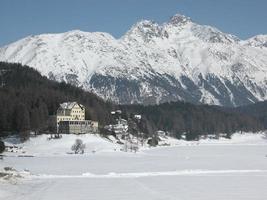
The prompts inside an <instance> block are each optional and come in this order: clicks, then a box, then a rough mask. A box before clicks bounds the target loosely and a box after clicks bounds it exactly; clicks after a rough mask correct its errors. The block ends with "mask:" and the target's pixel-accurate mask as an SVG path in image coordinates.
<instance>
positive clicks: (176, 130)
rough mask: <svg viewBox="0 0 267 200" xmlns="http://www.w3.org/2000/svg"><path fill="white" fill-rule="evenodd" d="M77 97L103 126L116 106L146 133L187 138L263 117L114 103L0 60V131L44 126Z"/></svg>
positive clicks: (179, 105)
mask: <svg viewBox="0 0 267 200" xmlns="http://www.w3.org/2000/svg"><path fill="white" fill-rule="evenodd" d="M64 101H77V102H79V103H82V104H84V105H85V106H86V109H87V110H86V118H87V119H93V120H97V121H99V122H100V125H101V126H103V125H105V124H108V123H110V122H111V121H112V117H111V115H110V111H112V110H113V109H121V110H122V111H123V117H124V118H129V117H131V116H132V115H133V114H141V115H142V121H141V123H140V126H141V128H142V130H143V131H144V132H145V133H146V134H153V133H154V131H156V130H165V131H169V132H170V133H172V134H173V135H176V136H180V135H181V134H182V133H184V132H186V133H187V134H188V135H189V138H194V137H196V136H197V135H200V134H217V133H229V134H231V133H233V132H234V131H238V130H243V131H258V130H262V129H263V127H264V126H263V123H262V122H261V121H260V120H258V118H256V117H252V116H250V115H249V114H247V113H246V114H243V113H236V112H232V111H231V110H230V111H227V112H225V111H222V110H221V109H218V108H217V107H214V106H208V105H193V104H190V103H184V102H175V103H164V104H160V105H153V106H143V105H115V104H112V103H110V102H105V101H103V100H102V99H100V98H98V97H97V96H95V95H94V94H92V93H89V92H85V91H83V90H82V89H81V88H77V87H74V86H71V85H69V84H66V83H58V82H55V81H51V80H48V79H47V78H46V77H43V76H41V75H40V73H39V72H38V71H36V70H34V69H32V68H29V67H27V66H22V65H20V64H10V63H4V62H0V110H1V112H0V136H1V135H3V134H4V133H11V132H16V133H19V132H22V131H26V130H41V131H42V130H47V129H48V127H47V119H48V116H49V115H53V114H55V112H56V110H57V108H58V106H59V104H60V103H62V102H64Z"/></svg>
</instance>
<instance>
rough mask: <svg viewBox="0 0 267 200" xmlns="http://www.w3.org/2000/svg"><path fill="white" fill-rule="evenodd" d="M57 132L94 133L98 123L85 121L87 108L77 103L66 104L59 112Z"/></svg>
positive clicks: (61, 106) (62, 105) (63, 104)
mask: <svg viewBox="0 0 267 200" xmlns="http://www.w3.org/2000/svg"><path fill="white" fill-rule="evenodd" d="M56 121H57V132H58V133H62V134H84V133H93V132H97V130H98V122H96V121H91V120H85V107H84V106H83V105H82V104H79V103H77V102H64V103H62V104H60V106H59V108H58V110H57V116H56Z"/></svg>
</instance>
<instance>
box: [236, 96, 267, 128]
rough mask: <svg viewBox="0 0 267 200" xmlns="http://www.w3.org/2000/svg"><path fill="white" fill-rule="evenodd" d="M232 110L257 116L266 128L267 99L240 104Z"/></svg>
mask: <svg viewBox="0 0 267 200" xmlns="http://www.w3.org/2000/svg"><path fill="white" fill-rule="evenodd" d="M234 111H235V112H238V113H243V114H246V115H250V116H253V117H254V118H257V119H258V120H259V121H260V122H261V123H262V124H263V126H264V128H265V129H267V101H262V102H257V103H254V104H250V105H247V106H240V107H237V108H234Z"/></svg>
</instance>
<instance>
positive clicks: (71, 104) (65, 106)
mask: <svg viewBox="0 0 267 200" xmlns="http://www.w3.org/2000/svg"><path fill="white" fill-rule="evenodd" d="M76 104H78V105H79V106H80V107H81V109H83V105H81V104H79V103H77V102H76V101H73V102H64V103H61V104H60V108H62V109H72V108H73V107H74V106H75V105H76Z"/></svg>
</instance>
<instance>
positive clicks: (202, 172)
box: [32, 169, 267, 179]
mask: <svg viewBox="0 0 267 200" xmlns="http://www.w3.org/2000/svg"><path fill="white" fill-rule="evenodd" d="M246 173H267V170H259V169H255V170H180V171H165V172H164V171H162V172H133V173H114V172H110V173H108V174H92V173H83V174H82V175H52V174H51V175H49V174H40V175H32V177H33V178H39V179H57V178H140V177H152V176H193V175H219V174H246Z"/></svg>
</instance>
